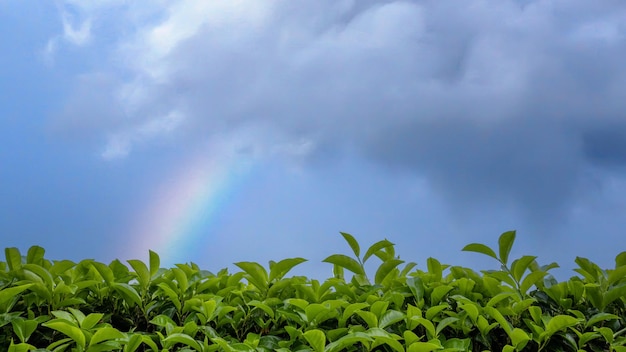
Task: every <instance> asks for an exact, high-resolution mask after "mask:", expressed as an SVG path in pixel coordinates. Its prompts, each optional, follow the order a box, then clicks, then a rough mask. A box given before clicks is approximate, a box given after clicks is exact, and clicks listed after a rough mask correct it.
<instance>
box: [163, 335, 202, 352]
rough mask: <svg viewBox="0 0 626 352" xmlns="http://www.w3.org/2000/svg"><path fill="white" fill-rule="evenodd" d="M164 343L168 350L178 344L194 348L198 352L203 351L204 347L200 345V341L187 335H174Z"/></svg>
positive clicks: (164, 340)
mask: <svg viewBox="0 0 626 352" xmlns="http://www.w3.org/2000/svg"><path fill="white" fill-rule="evenodd" d="M163 343H164V344H165V346H167V347H166V348H170V347H172V346H174V345H175V344H177V343H181V344H183V345H187V346H189V347H191V348H193V349H194V350H196V351H202V346H201V345H200V344H199V343H198V341H196V340H194V339H193V338H192V337H191V336H189V335H187V334H182V333H172V334H170V335H168V336H167V337H166V338H165V339H163Z"/></svg>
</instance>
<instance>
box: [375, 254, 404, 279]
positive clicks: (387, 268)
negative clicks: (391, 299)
mask: <svg viewBox="0 0 626 352" xmlns="http://www.w3.org/2000/svg"><path fill="white" fill-rule="evenodd" d="M402 263H404V260H399V259H391V260H388V261H386V262H383V263H382V264H381V265H380V266H379V267H378V270H376V275H375V277H374V283H376V284H381V283H382V282H383V281H384V280H385V278H387V276H388V275H389V274H390V273H391V272H392V271H393V269H395V268H396V267H397V266H398V265H400V264H402Z"/></svg>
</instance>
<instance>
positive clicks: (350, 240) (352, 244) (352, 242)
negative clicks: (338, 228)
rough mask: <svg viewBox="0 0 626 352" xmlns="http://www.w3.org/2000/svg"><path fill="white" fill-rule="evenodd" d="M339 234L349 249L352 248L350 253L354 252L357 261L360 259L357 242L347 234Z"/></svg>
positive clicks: (359, 248)
mask: <svg viewBox="0 0 626 352" xmlns="http://www.w3.org/2000/svg"><path fill="white" fill-rule="evenodd" d="M340 234H341V235H342V236H343V238H344V239H345V240H346V242H348V244H349V245H350V248H352V252H354V255H355V256H356V257H357V259H358V258H360V257H361V247H359V242H358V241H357V240H356V239H355V238H354V237H353V236H352V235H351V234H349V233H346V232H340Z"/></svg>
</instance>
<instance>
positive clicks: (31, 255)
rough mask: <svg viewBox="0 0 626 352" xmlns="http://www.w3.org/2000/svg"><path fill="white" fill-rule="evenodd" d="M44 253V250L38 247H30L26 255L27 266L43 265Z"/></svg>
mask: <svg viewBox="0 0 626 352" xmlns="http://www.w3.org/2000/svg"><path fill="white" fill-rule="evenodd" d="M45 253H46V250H45V249H43V248H42V247H39V246H32V247H30V248H29V249H28V253H27V254H26V263H28V264H36V265H42V264H43V257H44V255H45Z"/></svg>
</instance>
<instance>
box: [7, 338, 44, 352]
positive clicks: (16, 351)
mask: <svg viewBox="0 0 626 352" xmlns="http://www.w3.org/2000/svg"><path fill="white" fill-rule="evenodd" d="M36 348H37V347H35V346H33V345H31V344H28V343H18V344H13V340H11V345H9V350H8V352H29V351H36V350H35V349H36Z"/></svg>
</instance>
